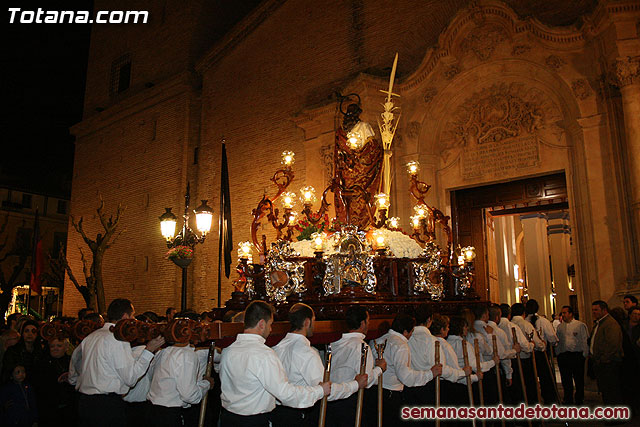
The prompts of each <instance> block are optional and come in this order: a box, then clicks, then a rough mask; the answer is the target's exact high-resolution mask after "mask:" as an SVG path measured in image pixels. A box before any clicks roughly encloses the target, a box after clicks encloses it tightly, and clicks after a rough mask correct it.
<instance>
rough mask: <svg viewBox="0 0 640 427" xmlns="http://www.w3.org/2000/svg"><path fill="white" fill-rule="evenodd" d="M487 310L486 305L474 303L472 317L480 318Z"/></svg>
mask: <svg viewBox="0 0 640 427" xmlns="http://www.w3.org/2000/svg"><path fill="white" fill-rule="evenodd" d="M488 312H489V309H488V308H487V306H486V305H476V306H474V307H473V317H475V318H476V320H480V319H481V318H482V316H484V314H485V313H488Z"/></svg>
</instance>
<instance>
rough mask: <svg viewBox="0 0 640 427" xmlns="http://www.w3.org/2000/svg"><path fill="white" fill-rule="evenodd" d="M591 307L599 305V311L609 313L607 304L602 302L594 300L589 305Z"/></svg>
mask: <svg viewBox="0 0 640 427" xmlns="http://www.w3.org/2000/svg"><path fill="white" fill-rule="evenodd" d="M591 305H599V306H600V309H602V310H607V311H609V304H607V303H606V302H604V301H602V300H595V301H594V302H592V303H591Z"/></svg>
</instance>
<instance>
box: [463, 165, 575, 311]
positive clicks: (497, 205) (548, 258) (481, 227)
mask: <svg viewBox="0 0 640 427" xmlns="http://www.w3.org/2000/svg"><path fill="white" fill-rule="evenodd" d="M451 202H452V203H451V205H452V217H453V218H452V219H453V221H452V223H453V227H454V240H455V244H456V245H457V244H460V245H462V246H468V245H471V246H474V247H475V248H476V254H477V257H476V262H475V270H476V284H475V290H476V293H477V294H478V295H479V296H480V298H482V299H488V300H491V301H493V302H497V303H507V304H513V303H515V302H520V301H521V298H522V297H523V296H528V297H529V298H535V299H536V300H538V302H539V304H540V312H541V314H545V315H547V316H548V317H549V318H550V317H551V314H552V313H554V312H557V311H559V308H560V307H561V306H563V305H570V302H571V301H573V302H575V301H576V298H575V297H573V298H570V297H571V296H575V295H576V289H577V283H575V274H574V273H573V271H574V269H573V265H574V264H575V249H574V246H573V245H572V240H571V216H570V213H569V203H568V194H567V186H566V181H565V175H564V173H557V174H553V175H547V176H542V177H535V178H528V179H522V180H517V181H510V182H505V183H501V184H492V185H488V186H482V187H475V188H468V189H463V190H456V191H452V193H451ZM574 308H575V309H577V307H574Z"/></svg>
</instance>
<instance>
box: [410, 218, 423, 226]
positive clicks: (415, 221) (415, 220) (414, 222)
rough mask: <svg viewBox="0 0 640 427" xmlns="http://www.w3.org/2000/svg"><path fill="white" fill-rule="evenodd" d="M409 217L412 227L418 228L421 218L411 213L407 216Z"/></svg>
mask: <svg viewBox="0 0 640 427" xmlns="http://www.w3.org/2000/svg"><path fill="white" fill-rule="evenodd" d="M409 219H410V220H411V225H412V226H413V228H420V221H421V220H422V218H421V217H420V216H419V215H412V216H410V217H409Z"/></svg>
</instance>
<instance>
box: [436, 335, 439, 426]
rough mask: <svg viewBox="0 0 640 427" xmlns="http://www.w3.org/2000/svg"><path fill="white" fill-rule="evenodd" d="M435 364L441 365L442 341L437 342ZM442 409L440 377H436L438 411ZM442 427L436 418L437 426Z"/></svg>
mask: <svg viewBox="0 0 640 427" xmlns="http://www.w3.org/2000/svg"><path fill="white" fill-rule="evenodd" d="M435 352H436V354H435V362H436V365H438V364H440V341H438V340H436V349H435ZM439 407H440V375H438V376H436V409H438V408H439ZM439 425H440V418H436V426H439Z"/></svg>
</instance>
